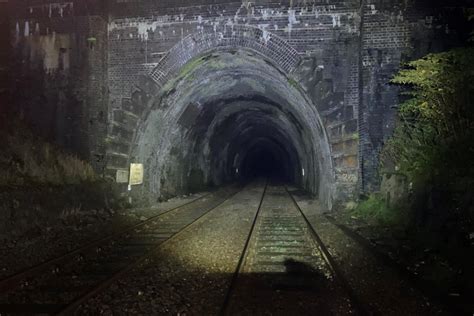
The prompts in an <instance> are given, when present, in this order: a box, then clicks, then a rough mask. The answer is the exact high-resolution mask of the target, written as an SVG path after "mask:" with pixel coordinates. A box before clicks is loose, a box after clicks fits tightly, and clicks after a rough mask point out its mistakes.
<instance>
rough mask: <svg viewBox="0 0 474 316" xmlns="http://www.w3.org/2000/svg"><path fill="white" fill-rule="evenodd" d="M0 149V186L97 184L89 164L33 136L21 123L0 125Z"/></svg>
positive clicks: (9, 121)
mask: <svg viewBox="0 0 474 316" xmlns="http://www.w3.org/2000/svg"><path fill="white" fill-rule="evenodd" d="M0 147H1V148H2V150H1V151H0V186H22V185H29V184H52V185H65V184H78V183H82V182H95V181H98V180H99V177H98V176H97V174H96V173H95V172H94V170H93V168H92V167H91V165H90V164H88V163H87V162H85V161H83V160H81V159H79V158H78V157H76V156H74V155H72V154H69V153H66V152H64V151H62V150H60V149H59V148H58V147H56V146H54V145H53V144H50V143H48V142H46V141H45V140H43V139H41V138H40V137H38V136H36V135H34V134H33V132H32V131H31V130H30V129H29V128H28V126H27V125H26V124H25V123H23V122H21V121H20V120H16V119H15V120H8V121H7V120H3V121H1V122H0Z"/></svg>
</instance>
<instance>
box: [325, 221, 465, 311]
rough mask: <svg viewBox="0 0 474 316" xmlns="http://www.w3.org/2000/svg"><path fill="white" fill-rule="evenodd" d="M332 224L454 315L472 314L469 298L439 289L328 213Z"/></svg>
mask: <svg viewBox="0 0 474 316" xmlns="http://www.w3.org/2000/svg"><path fill="white" fill-rule="evenodd" d="M324 217H325V218H326V219H327V220H328V221H329V222H330V223H331V224H332V225H334V226H335V227H337V229H339V230H341V231H342V232H343V233H344V234H345V235H346V236H347V237H349V238H350V239H352V240H353V241H355V242H356V243H357V244H358V245H360V246H361V247H362V248H364V249H365V250H367V251H368V252H370V253H371V254H372V255H373V256H374V257H375V258H377V259H378V260H380V262H382V263H383V264H384V265H385V266H388V267H391V268H392V269H394V270H395V271H397V272H398V273H399V274H400V275H402V276H403V278H404V279H406V280H407V281H408V282H410V284H411V285H412V286H413V287H414V288H416V289H418V290H419V291H420V292H421V293H423V294H424V295H426V296H427V297H429V298H430V300H431V301H433V302H436V303H437V304H439V305H440V306H442V307H443V308H444V310H446V311H449V312H450V313H452V314H453V315H470V314H472V312H471V310H472V306H473V305H472V302H471V301H470V300H469V298H461V297H458V296H452V297H450V296H449V295H448V293H446V291H443V290H441V289H439V286H437V285H436V284H435V283H433V282H429V281H426V280H423V279H422V278H420V277H419V276H417V275H416V274H414V273H413V272H412V271H410V270H409V269H408V268H407V267H406V266H405V265H403V264H402V263H400V262H398V261H396V260H395V259H394V258H392V257H391V256H389V255H388V254H386V253H384V252H383V251H381V250H379V249H378V248H377V246H376V245H374V244H373V243H372V242H371V241H369V240H368V239H366V238H365V237H363V236H362V235H360V234H359V233H357V232H356V231H354V230H352V229H351V228H349V227H348V226H346V225H344V224H341V223H339V222H338V221H337V220H336V219H335V218H334V217H332V216H330V215H328V214H326V215H325V216H324Z"/></svg>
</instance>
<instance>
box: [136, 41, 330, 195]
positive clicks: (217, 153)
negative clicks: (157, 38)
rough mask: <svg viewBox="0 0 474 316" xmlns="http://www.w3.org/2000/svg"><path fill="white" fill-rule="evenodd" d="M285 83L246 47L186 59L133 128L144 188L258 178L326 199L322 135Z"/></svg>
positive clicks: (300, 96) (305, 104)
mask: <svg viewBox="0 0 474 316" xmlns="http://www.w3.org/2000/svg"><path fill="white" fill-rule="evenodd" d="M291 82H292V81H291V80H290V79H289V78H288V77H286V75H285V74H283V73H282V72H281V71H280V70H279V69H278V68H277V67H275V66H274V65H273V64H272V63H271V62H269V61H267V60H265V59H264V58H262V56H258V55H256V54H255V53H254V52H250V51H246V50H242V51H231V52H228V51H221V52H212V53H208V54H205V55H203V56H201V57H199V58H197V59H194V60H193V61H191V62H190V63H189V65H188V66H187V67H185V69H184V70H183V72H182V73H180V74H179V75H178V76H177V78H176V79H175V80H174V81H173V82H172V83H171V84H170V85H169V86H167V87H165V89H164V92H163V95H161V96H160V98H159V99H157V100H156V101H155V102H153V103H152V107H151V110H150V113H148V115H147V120H146V121H145V122H144V123H143V126H142V128H141V129H140V130H141V133H140V134H139V135H138V144H137V146H136V149H135V156H134V157H136V159H137V160H139V161H144V162H145V163H146V165H147V166H150V167H149V168H148V169H147V170H148V174H147V175H146V185H147V189H148V190H149V191H150V192H152V193H153V192H156V194H157V195H159V196H173V195H176V194H180V193H186V192H193V191H198V190H200V189H202V188H203V187H206V186H219V185H222V184H225V183H232V182H236V181H238V182H245V181H249V180H252V179H255V178H261V177H264V178H269V179H270V180H275V181H278V182H285V183H290V184H294V185H296V186H298V187H301V188H303V189H305V190H307V191H308V192H310V193H311V194H314V195H317V196H318V197H319V198H320V199H321V200H322V201H323V203H331V199H332V194H333V193H332V191H333V181H334V179H333V167H332V160H331V157H330V148H329V142H328V138H327V135H326V132H325V130H324V128H323V127H322V126H323V125H322V121H321V118H320V116H319V113H318V112H317V109H316V107H315V106H314V104H311V102H310V101H308V99H307V98H306V97H305V94H304V92H302V91H301V90H300V89H299V88H298V87H297V86H295V85H294V84H291ZM157 135H159V137H157Z"/></svg>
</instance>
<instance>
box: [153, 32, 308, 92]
mask: <svg viewBox="0 0 474 316" xmlns="http://www.w3.org/2000/svg"><path fill="white" fill-rule="evenodd" d="M219 48H221V49H232V48H245V49H250V50H253V51H256V52H258V53H259V54H261V55H263V56H265V57H266V58H268V59H269V60H271V61H272V62H273V63H274V66H276V67H278V68H280V69H281V70H282V71H283V72H284V73H286V74H290V73H291V72H293V71H294V70H295V68H296V67H297V65H298V64H299V62H300V56H299V55H298V52H297V51H296V50H295V49H294V48H293V47H292V46H290V45H289V44H288V43H287V42H286V41H285V40H283V39H282V38H280V37H279V36H277V35H275V34H272V33H270V32H268V31H266V30H264V29H261V28H258V27H255V26H251V25H224V26H221V27H217V26H216V27H211V26H206V27H204V26H203V27H202V28H201V29H200V30H199V31H198V32H196V33H193V34H190V35H188V36H186V37H185V38H183V39H182V40H181V41H180V42H179V43H178V44H176V45H175V46H174V47H173V48H171V50H170V51H169V52H168V53H167V54H166V55H165V56H164V57H163V58H162V59H161V60H160V61H159V62H158V64H157V65H156V66H155V67H154V68H153V70H152V71H151V72H150V73H149V75H150V77H151V78H152V79H153V80H154V81H155V83H156V84H158V85H159V86H160V87H163V86H164V85H165V84H166V83H167V82H168V81H169V80H171V79H172V78H173V77H175V76H176V74H177V73H178V72H179V70H180V69H181V67H183V66H184V65H185V64H186V63H187V62H189V61H190V60H191V59H193V58H194V57H196V56H199V55H201V54H202V53H204V52H206V51H208V50H211V49H219Z"/></svg>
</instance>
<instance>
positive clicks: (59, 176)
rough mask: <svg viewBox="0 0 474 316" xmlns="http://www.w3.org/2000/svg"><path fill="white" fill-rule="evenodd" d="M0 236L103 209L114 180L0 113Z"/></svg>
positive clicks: (112, 198)
mask: <svg viewBox="0 0 474 316" xmlns="http://www.w3.org/2000/svg"><path fill="white" fill-rule="evenodd" d="M0 148H1V151H0V238H6V239H8V238H12V237H14V236H18V235H19V234H24V233H27V232H28V231H31V230H35V231H38V228H40V229H42V228H44V227H47V226H51V225H57V224H62V223H64V224H65V223H67V222H68V221H69V220H70V219H71V218H76V219H78V220H80V217H81V216H89V215H91V214H98V213H101V214H105V213H107V212H108V211H110V210H112V209H113V208H115V207H118V206H119V204H120V203H119V199H118V198H117V196H118V195H117V194H116V193H114V190H113V186H112V185H111V184H109V183H107V182H105V181H103V180H102V179H101V178H100V177H99V176H98V175H97V174H96V173H95V172H94V170H93V169H92V167H91V166H90V165H89V164H88V163H87V162H85V161H83V160H81V159H79V158H78V157H76V156H74V155H72V154H69V153H66V152H64V151H62V150H61V149H59V148H58V147H57V146H55V145H53V144H51V143H48V142H46V141H45V140H43V139H42V138H40V137H38V136H36V135H35V134H34V132H33V131H32V130H31V129H30V128H29V127H28V125H27V124H26V123H25V122H23V121H21V120H19V119H18V118H16V117H15V116H14V115H12V114H3V115H2V116H1V117H0Z"/></svg>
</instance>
